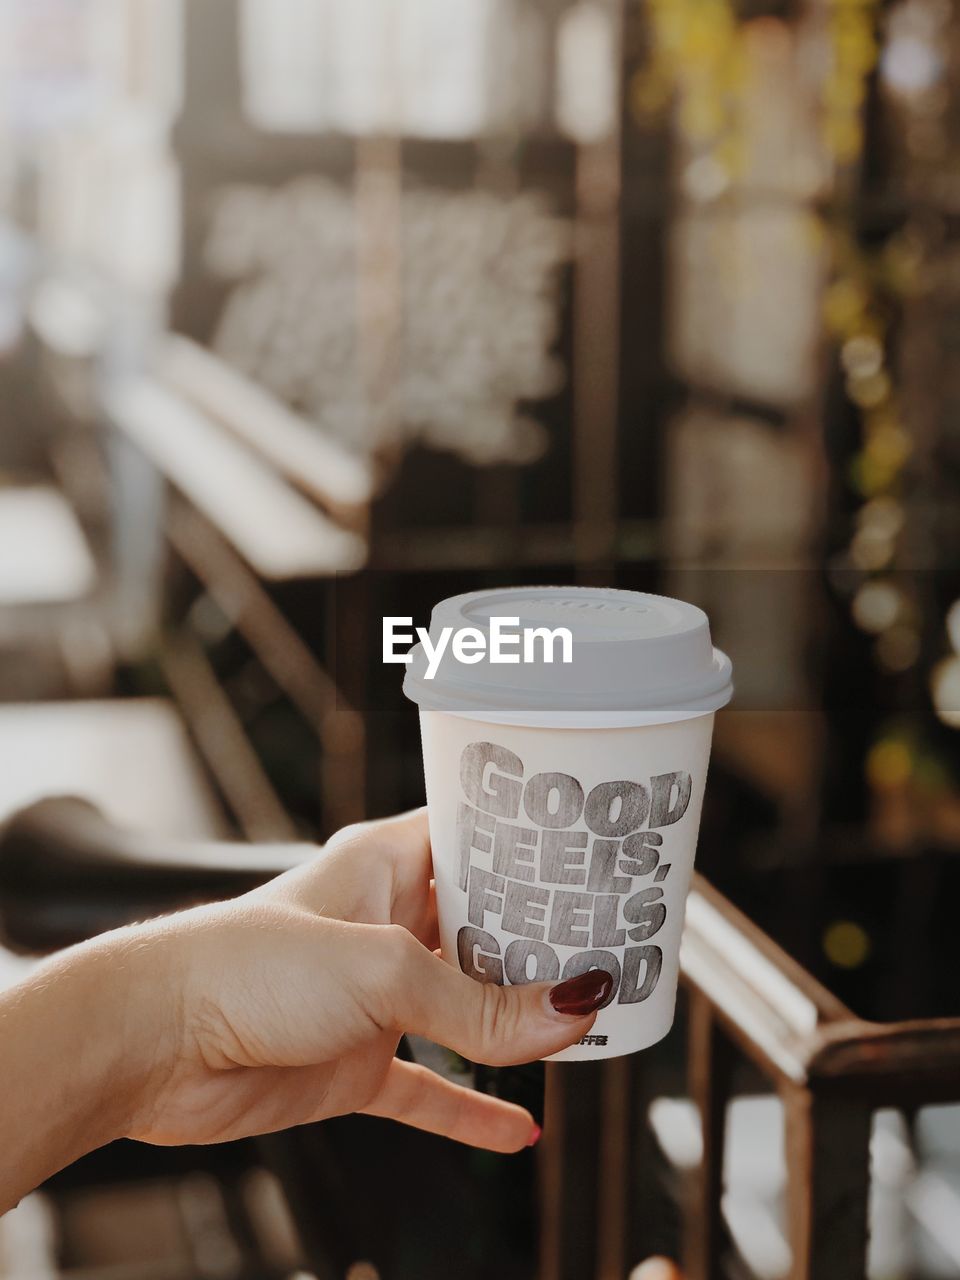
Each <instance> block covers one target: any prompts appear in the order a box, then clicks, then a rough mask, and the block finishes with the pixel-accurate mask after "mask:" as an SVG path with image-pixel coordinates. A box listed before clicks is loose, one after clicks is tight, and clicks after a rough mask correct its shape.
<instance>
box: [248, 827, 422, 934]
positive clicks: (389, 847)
mask: <svg viewBox="0 0 960 1280" xmlns="http://www.w3.org/2000/svg"><path fill="white" fill-rule="evenodd" d="M432 875H433V867H432V861H431V856H430V834H429V830H428V827H427V811H426V809H417V810H414V811H412V812H411V813H405V814H401V815H399V816H398V817H395V818H384V819H380V820H378V821H375V822H358V823H355V824H354V825H353V826H349V827H344V828H343V830H342V831H338V832H337V833H336V835H334V836H333V837H332V838H331V839H330V840H329V841H328V842H327V844H326V845H325V847H324V849H323V850H322V852H321V853H320V854H319V855H318V857H316V858H314V859H312V860H311V861H310V862H307V863H305V864H304V865H303V866H300V867H297V868H296V869H295V870H293V871H290V872H288V873H287V874H286V875H283V876H280V877H279V878H278V879H277V880H274V881H272V882H271V884H270V885H268V886H266V888H265V889H264V890H262V891H258V892H261V893H263V894H267V895H269V896H271V897H286V898H288V899H289V900H291V901H294V902H296V903H298V904H299V905H300V906H302V907H305V908H306V909H307V910H310V911H315V912H316V913H317V914H319V915H325V916H334V917H337V918H339V919H341V920H350V921H355V922H361V921H363V922H368V923H374V924H388V923H389V922H390V921H396V922H399V923H401V924H403V925H404V926H405V927H406V928H408V929H409V930H410V931H411V932H412V933H415V934H416V935H417V936H418V937H421V938H423V940H424V941H427V940H428V939H429V937H431V936H433V934H435V932H436V918H435V913H434V911H433V905H432V900H430V898H429V887H430V880H431V877H432Z"/></svg>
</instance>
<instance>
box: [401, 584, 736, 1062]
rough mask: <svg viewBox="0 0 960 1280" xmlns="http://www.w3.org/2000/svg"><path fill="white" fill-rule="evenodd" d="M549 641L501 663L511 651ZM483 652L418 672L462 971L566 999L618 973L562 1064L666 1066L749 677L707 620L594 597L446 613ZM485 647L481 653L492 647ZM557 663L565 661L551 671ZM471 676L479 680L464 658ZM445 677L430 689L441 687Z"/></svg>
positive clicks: (438, 860)
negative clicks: (526, 640)
mask: <svg viewBox="0 0 960 1280" xmlns="http://www.w3.org/2000/svg"><path fill="white" fill-rule="evenodd" d="M491 619H511V620H514V621H515V623H516V625H513V624H512V623H511V624H508V625H507V628H506V629H507V631H509V632H511V633H513V632H516V633H521V632H523V631H524V630H526V631H527V632H528V633H529V632H530V631H531V630H533V629H543V630H546V631H554V630H556V629H558V628H563V629H566V630H567V631H568V632H569V633H570V638H571V644H570V650H571V652H570V654H569V656H570V658H571V661H569V662H564V661H562V660H561V659H562V657H563V652H562V645H561V643H560V642H559V641H558V640H557V639H554V640H553V641H552V644H551V645H550V646H548V645H547V643H546V642H545V640H544V639H542V638H541V639H540V640H538V639H537V637H536V635H534V638H533V640H532V642H531V645H530V648H529V649H528V650H527V656H528V657H529V659H530V660H529V661H524V660H523V658H524V645H523V643H521V642H520V641H518V642H517V643H516V644H514V645H512V646H504V647H503V648H502V649H501V656H503V654H504V653H506V652H508V650H509V649H512V652H513V653H514V654H515V655H516V657H517V658H518V659H519V660H518V661H516V662H511V661H506V662H503V661H501V662H497V663H495V662H493V661H491V656H490V647H489V643H486V644H484V645H483V646H481V644H480V642H479V641H480V639H482V638H485V639H486V641H487V642H489V640H490V637H491V631H496V629H497V626H499V627H500V628H501V629H503V628H504V624H503V623H500V624H491ZM447 627H450V628H452V629H453V633H456V632H457V631H458V630H460V629H462V628H473V629H474V630H473V631H472V632H470V633H468V637H469V638H470V639H471V640H472V641H473V643H472V644H465V645H462V646H461V648H460V654H461V656H460V657H458V656H457V653H456V652H455V651H454V648H453V645H452V644H449V643H448V645H447V647H446V649H445V650H444V652H443V656H442V657H441V658H440V659H439V660H438V661H437V660H435V661H434V663H433V664H432V671H431V664H430V662H429V661H428V656H427V653H426V652H425V650H424V646H422V645H418V646H416V647H415V649H414V650H413V652H412V654H411V660H410V663H409V665H408V668H407V675H406V678H405V680H404V692H405V693H406V694H407V696H408V697H409V698H411V699H412V700H413V701H414V702H416V703H417V704H418V705H419V708H420V726H421V736H422V742H423V766H424V775H425V781H426V791H427V807H428V812H429V822H430V839H431V843H432V846H433V866H434V875H435V878H436V887H437V914H438V918H439V924H440V938H441V947H442V955H443V957H444V959H445V960H447V961H448V962H449V963H450V964H452V965H456V966H457V967H458V968H460V969H462V970H463V972H464V973H466V974H468V975H469V976H470V977H472V978H475V979H476V980H477V981H478V982H496V983H501V984H515V985H516V984H521V983H525V982H559V981H562V980H563V979H566V978H572V977H575V976H576V975H577V974H580V973H583V972H585V971H586V970H588V969H606V970H607V971H608V972H609V973H610V974H611V976H612V978H613V989H612V991H611V994H610V997H609V999H608V1001H607V1003H606V1004H605V1006H604V1007H602V1008H601V1010H600V1012H599V1014H598V1016H597V1019H596V1022H595V1023H594V1025H593V1027H592V1029H591V1031H590V1033H589V1034H588V1035H586V1036H584V1037H583V1039H582V1040H581V1041H580V1042H579V1043H578V1044H575V1045H572V1046H571V1047H570V1048H568V1049H564V1050H563V1051H562V1052H560V1053H557V1054H554V1055H553V1057H552V1060H553V1061H561V1062H577V1061H584V1060H587V1059H593V1058H612V1057H618V1056H620V1055H622V1054H627V1053H634V1052H636V1051H637V1050H639V1049H645V1048H648V1047H649V1046H650V1045H652V1044H655V1043H656V1042H657V1041H658V1040H661V1039H662V1038H663V1037H664V1036H665V1035H666V1034H667V1032H668V1031H669V1030H670V1027H671V1025H672V1023H673V1017H674V1008H675V1004H676V995H677V982H678V976H679V956H680V934H681V930H682V926H683V914H684V907H685V903H686V897H687V892H688V890H689V887H690V879H691V876H692V873H693V860H694V853H695V850H696V844H697V835H698V830H699V825H700V809H701V804H702V801H703V792H704V786H705V784H706V777H707V764H708V761H709V756H710V740H711V734H712V730H713V718H714V712H715V711H716V710H717V709H718V708H720V707H721V706H723V705H724V704H725V703H726V702H728V701H729V699H730V697H731V694H732V691H733V690H732V683H731V668H730V661H729V659H728V658H727V657H726V655H724V654H723V653H721V652H720V651H719V650H717V649H715V648H714V647H713V644H712V641H711V638H710V627H709V623H708V620H707V617H706V614H704V613H703V611H702V610H701V609H698V608H697V607H696V606H694V605H691V604H685V603H683V602H682V601H679V600H671V599H668V598H667V597H665V596H656V595H645V594H640V593H638V592H633V591H616V590H595V589H592V588H577V587H547V588H543V587H531V588H514V589H511V590H499V591H485V592H472V593H470V594H467V595H460V596H454V597H452V598H450V599H448V600H444V601H442V602H441V603H440V604H438V605H437V606H436V608H435V609H434V610H433V614H432V617H431V622H430V628H429V637H430V648H431V651H433V652H435V651H436V648H437V645H438V642H439V638H440V635H441V633H442V632H443V629H444V628H447ZM477 633H479V637H478V634H477ZM548 648H549V649H550V651H551V657H552V661H548V660H547V652H548ZM464 657H465V658H468V659H469V660H467V661H464V660H462V658H464ZM428 672H430V678H428Z"/></svg>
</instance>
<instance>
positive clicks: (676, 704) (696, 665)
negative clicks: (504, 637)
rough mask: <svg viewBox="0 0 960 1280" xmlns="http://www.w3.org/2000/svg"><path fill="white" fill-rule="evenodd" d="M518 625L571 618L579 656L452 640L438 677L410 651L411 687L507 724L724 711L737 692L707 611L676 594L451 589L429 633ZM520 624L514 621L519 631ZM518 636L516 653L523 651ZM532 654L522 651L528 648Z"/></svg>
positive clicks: (414, 696) (416, 695) (433, 702)
mask: <svg viewBox="0 0 960 1280" xmlns="http://www.w3.org/2000/svg"><path fill="white" fill-rule="evenodd" d="M492 617H500V618H518V619H519V627H520V628H525V627H547V628H549V629H550V630H553V629H555V628H557V627H566V628H567V629H568V630H569V631H570V632H571V634H572V637H573V661H572V662H571V663H563V662H561V661H560V645H559V643H557V644H556V645H555V646H554V661H553V662H552V663H548V662H546V661H544V657H543V650H544V646H543V644H542V643H541V642H540V641H537V642H536V645H535V654H536V660H535V661H533V662H529V663H528V662H519V663H513V664H508V663H493V662H491V661H490V660H489V652H487V653H485V655H484V657H483V659H482V661H479V662H475V663H473V664H470V665H468V664H467V663H464V662H461V661H459V660H458V659H457V658H456V657H455V656H454V653H453V646H452V639H451V642H450V643H448V644H447V647H446V649H445V651H444V654H443V657H442V658H441V660H440V663H439V665H438V667H437V670H436V674H435V675H434V677H433V678H432V679H430V680H428V679H426V671H427V655H426V653H425V652H424V649H423V646H422V645H420V644H418V645H416V646H415V647H414V649H413V650H412V653H411V659H410V663H409V665H408V667H407V674H406V677H405V679H404V682H403V691H404V693H405V694H406V695H407V697H408V698H410V699H411V700H412V701H413V702H416V703H417V704H418V705H419V706H420V707H421V708H423V709H425V710H432V711H446V712H449V713H451V714H454V715H461V716H471V717H475V718H478V719H482V720H490V721H494V722H497V723H506V724H528V725H557V726H560V725H582V726H585V727H586V726H590V725H595V726H607V725H617V724H620V725H631V724H648V723H662V722H664V721H667V720H675V719H686V718H687V717H690V716H696V715H704V714H706V713H708V712H711V711H716V710H717V709H718V708H719V707H722V706H724V704H725V703H727V702H729V700H730V698H731V696H732V694H733V685H732V681H731V666H730V659H729V658H728V657H727V656H726V654H724V653H721V652H720V650H719V649H715V648H714V647H713V643H712V641H711V639H710V623H709V621H708V620H707V615H706V614H705V613H704V612H703V610H702V609H698V608H697V606H696V605H692V604H686V603H684V602H683V601H682V600H671V599H670V598H669V597H667V596H655V595H645V594H641V593H640V592H638V591H617V590H613V589H612V588H593V587H513V588H510V589H501V590H495V591H472V592H469V593H467V594H465V595H460V596H451V597H450V598H449V599H447V600H441V601H440V603H439V604H438V605H436V606H435V607H434V610H433V613H432V615H431V619H430V628H429V635H430V642H431V645H433V646H436V644H437V642H438V639H439V636H440V633H441V631H442V629H443V628H444V627H452V628H453V630H454V632H456V631H458V630H459V629H460V628H463V627H475V628H477V629H479V630H480V631H481V632H483V633H484V634H485V636H486V635H488V634H489V627H490V619H491V618H492ZM515 629H516V628H515V627H514V626H511V627H510V628H509V630H510V631H511V632H513V631H514V630H515ZM517 650H518V646H516V645H514V646H513V648H512V650H511V652H517ZM521 652H522V648H521Z"/></svg>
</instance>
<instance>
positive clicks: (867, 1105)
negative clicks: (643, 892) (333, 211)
mask: <svg viewBox="0 0 960 1280" xmlns="http://www.w3.org/2000/svg"><path fill="white" fill-rule="evenodd" d="M681 973H682V979H681V980H682V983H683V986H684V988H685V990H686V996H687V999H686V1009H687V1014H686V1018H687V1027H686V1032H687V1088H688V1092H689V1095H690V1097H691V1099H692V1100H693V1101H694V1102H695V1104H696V1107H697V1109H698V1111H699V1115H700V1123H701V1130H702V1142H703V1146H702V1151H703V1154H702V1159H701V1161H700V1164H699V1168H698V1170H697V1171H696V1173H695V1175H694V1181H693V1186H692V1187H690V1188H688V1189H687V1193H686V1195H685V1196H683V1197H682V1198H683V1200H684V1203H683V1204H682V1211H683V1219H682V1237H683V1242H684V1247H683V1252H684V1264H685V1274H686V1275H687V1277H688V1280H720V1278H721V1277H726V1276H731V1275H743V1274H746V1273H745V1271H744V1269H743V1268H742V1267H740V1268H739V1269H737V1268H736V1262H735V1252H736V1251H735V1249H734V1247H733V1244H732V1241H731V1239H730V1236H729V1232H728V1230H727V1227H726V1224H725V1221H724V1216H723V1211H722V1201H723V1191H724V1188H723V1167H724V1149H725V1142H726V1138H727V1133H726V1118H727V1115H728V1104H729V1102H730V1100H731V1098H732V1096H733V1092H734V1071H735V1069H736V1068H737V1067H738V1065H739V1064H740V1063H742V1062H744V1061H746V1062H747V1063H749V1064H750V1065H751V1066H752V1068H753V1069H754V1071H757V1072H759V1073H760V1074H761V1076H762V1077H763V1078H764V1080H765V1081H766V1082H767V1083H768V1085H769V1087H770V1088H771V1089H773V1090H775V1091H776V1093H777V1094H778V1095H779V1098H780V1100H781V1102H782V1107H783V1115H784V1126H785V1138H786V1166H787V1168H786V1196H787V1219H786V1220H787V1238H788V1244H789V1248H790V1254H791V1259H792V1261H791V1264H790V1270H789V1280H858V1278H860V1280H862V1278H863V1277H864V1276H865V1275H866V1259H867V1206H868V1193H869V1182H870V1155H869V1142H870V1130H871V1121H872V1116H873V1113H874V1112H875V1111H876V1110H877V1109H879V1108H881V1107H887V1106H895V1107H898V1108H908V1109H911V1108H915V1107H919V1106H923V1105H927V1104H933V1103H940V1102H950V1101H955V1100H957V1099H958V1098H960V1019H956V1018H944V1019H936V1020H933V1019H931V1020H923V1021H913V1022H899V1023H891V1024H881V1023H872V1022H868V1021H865V1020H863V1019H860V1018H858V1017H856V1016H855V1015H854V1014H853V1013H852V1012H851V1011H850V1010H849V1009H847V1008H846V1007H845V1006H844V1005H843V1004H842V1003H841V1002H840V1001H839V1000H837V999H836V998H835V997H834V996H832V995H831V994H830V992H829V991H827V990H826V989H825V988H824V987H823V986H821V985H820V983H818V982H817V981H816V980H815V979H814V978H813V977H812V976H811V975H810V974H809V973H807V972H806V971H805V970H804V969H803V968H802V967H801V966H800V965H798V964H797V963H796V961H794V960H793V959H792V958H791V957H790V956H789V955H787V954H786V952H784V951H783V950H782V949H781V948H780V947H779V946H777V945H776V944H775V943H774V942H773V941H772V940H771V939H770V938H769V937H767V936H766V935H765V934H764V933H763V932H762V931H761V930H760V929H758V928H757V927H756V925H754V924H753V923H752V922H751V921H750V920H748V919H747V918H746V917H745V916H744V915H743V914H742V913H741V912H740V911H738V910H737V909H736V908H735V907H734V906H733V905H732V904H731V903H730V902H729V901H728V900H727V899H726V898H724V897H723V896H722V895H721V894H719V893H718V892H717V891H716V890H714V889H713V888H712V887H711V886H710V885H708V884H707V883H706V881H704V880H703V879H702V878H701V877H696V878H695V881H694V887H693V889H692V891H691V895H690V899H689V902H688V907H687V916H686V926H685V932H684V938H683V946H682V949H681ZM587 1065H588V1067H589V1070H587V1071H583V1070H581V1069H579V1068H577V1069H576V1070H574V1071H571V1069H570V1067H569V1066H563V1067H552V1068H549V1067H548V1086H547V1120H546V1123H545V1137H544V1149H543V1162H544V1176H543V1183H544V1198H543V1220H542V1228H543V1231H542V1234H543V1258H544V1267H543V1270H542V1272H541V1277H540V1280H574V1277H577V1278H578V1280H584V1278H585V1277H587V1276H593V1277H595V1278H596V1280H621V1278H622V1277H623V1276H625V1275H627V1274H628V1273H629V1271H630V1267H631V1265H633V1264H634V1263H636V1262H637V1261H639V1258H640V1257H642V1256H643V1254H642V1252H641V1253H637V1252H635V1251H634V1250H635V1249H641V1248H642V1247H643V1246H642V1244H641V1241H643V1240H644V1239H646V1238H647V1237H648V1235H649V1225H650V1224H649V1222H644V1215H645V1213H647V1212H648V1211H649V1205H648V1203H645V1188H646V1187H647V1182H648V1176H649V1175H648V1171H647V1170H646V1169H645V1167H644V1160H645V1152H646V1151H647V1148H646V1147H645V1143H646V1142H647V1141H648V1124H647V1121H648V1115H647V1110H648V1107H649V1103H650V1101H651V1100H652V1096H653V1094H654V1093H655V1091H656V1084H655V1082H653V1081H651V1080H650V1079H649V1078H647V1075H646V1072H647V1064H646V1060H645V1056H644V1055H643V1054H638V1055H636V1056H635V1057H633V1058H630V1059H623V1058H620V1059H612V1060H610V1061H608V1062H604V1063H600V1064H587ZM585 1117H586V1118H587V1119H585ZM592 1258H595V1259H596V1261H595V1264H594V1263H593V1262H592V1261H590V1259H592Z"/></svg>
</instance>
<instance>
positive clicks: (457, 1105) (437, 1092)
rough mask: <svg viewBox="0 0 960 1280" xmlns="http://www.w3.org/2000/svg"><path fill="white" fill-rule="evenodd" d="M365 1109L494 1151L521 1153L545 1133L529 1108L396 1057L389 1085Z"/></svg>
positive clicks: (372, 1114)
mask: <svg viewBox="0 0 960 1280" xmlns="http://www.w3.org/2000/svg"><path fill="white" fill-rule="evenodd" d="M364 1112H365V1113H366V1114H367V1115H371V1116H386V1117H387V1118H388V1119H390V1120H399V1121H401V1123H403V1124H409V1125H413V1127H414V1128H416V1129H425V1130H426V1131H427V1133H439V1134H442V1135H443V1136H444V1137H446V1138H453V1139H454V1141H455V1142H465V1143H466V1144H467V1145H468V1146H471V1147H485V1148H486V1149H487V1150H488V1151H520V1150H521V1149H522V1148H523V1147H526V1146H529V1145H531V1143H532V1142H534V1141H536V1135H537V1134H538V1132H539V1130H538V1129H537V1126H536V1125H535V1124H534V1122H533V1117H532V1116H531V1115H530V1112H529V1111H525V1110H524V1109H523V1107H518V1106H515V1105H514V1104H513V1103H512V1102H503V1101H501V1099H499V1098H491V1097H488V1096H487V1095H486V1094H484V1093H475V1092H474V1090H472V1089H466V1088H464V1087H463V1086H462V1085H458V1084H453V1083H452V1082H451V1081H449V1080H445V1079H444V1078H443V1077H442V1076H438V1075H437V1074H436V1073H435V1072H433V1071H428V1070H427V1068H426V1067H421V1066H418V1065H416V1064H415V1063H412V1062H401V1061H399V1059H396V1058H395V1059H394V1061H393V1062H392V1063H391V1065H390V1069H389V1071H388V1072H387V1078H386V1080H385V1081H384V1085H383V1088H382V1089H381V1090H380V1092H379V1094H378V1095H377V1097H376V1098H375V1099H374V1101H373V1102H372V1103H371V1104H370V1105H369V1106H367V1107H364Z"/></svg>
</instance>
